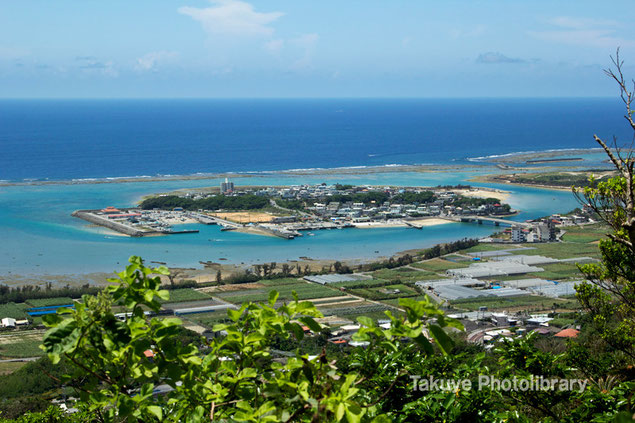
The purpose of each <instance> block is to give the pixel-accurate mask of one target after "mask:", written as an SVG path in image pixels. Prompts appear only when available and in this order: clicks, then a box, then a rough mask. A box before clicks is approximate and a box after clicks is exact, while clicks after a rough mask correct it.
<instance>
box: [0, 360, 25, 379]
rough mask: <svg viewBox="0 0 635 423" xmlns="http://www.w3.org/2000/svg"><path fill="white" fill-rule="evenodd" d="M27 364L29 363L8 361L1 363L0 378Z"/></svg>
mask: <svg viewBox="0 0 635 423" xmlns="http://www.w3.org/2000/svg"><path fill="white" fill-rule="evenodd" d="M27 363H28V362H27V361H8V362H5V363H0V376H4V375H8V374H11V373H13V372H15V371H16V370H18V369H19V368H20V367H22V366H24V365H26V364H27Z"/></svg>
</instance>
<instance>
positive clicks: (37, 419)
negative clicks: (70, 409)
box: [0, 398, 94, 423]
mask: <svg viewBox="0 0 635 423" xmlns="http://www.w3.org/2000/svg"><path fill="white" fill-rule="evenodd" d="M35 401H37V400H36V399H33V398H30V399H28V400H26V401H23V402H24V403H29V404H26V405H27V407H26V408H20V406H19V405H17V404H16V407H15V409H13V410H12V412H11V415H9V414H7V415H6V417H7V419H5V418H4V417H5V416H4V415H0V423H88V422H92V421H94V420H93V416H92V415H91V414H90V413H88V412H85V411H80V412H77V413H74V414H68V413H66V412H64V411H63V410H62V409H61V408H60V407H56V406H53V405H49V403H48V401H40V402H42V404H41V406H42V407H41V411H38V412H35V413H28V414H24V413H25V412H27V411H31V408H29V405H32V403H33V402H35ZM12 418H15V420H8V419H12Z"/></svg>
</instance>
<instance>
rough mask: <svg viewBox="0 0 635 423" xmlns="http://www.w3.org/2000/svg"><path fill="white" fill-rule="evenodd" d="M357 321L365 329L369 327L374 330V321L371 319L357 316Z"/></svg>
mask: <svg viewBox="0 0 635 423" xmlns="http://www.w3.org/2000/svg"><path fill="white" fill-rule="evenodd" d="M357 321H358V322H359V323H360V324H361V325H363V326H366V327H369V328H374V327H375V321H374V320H373V319H371V318H370V317H367V316H359V317H358V318H357Z"/></svg>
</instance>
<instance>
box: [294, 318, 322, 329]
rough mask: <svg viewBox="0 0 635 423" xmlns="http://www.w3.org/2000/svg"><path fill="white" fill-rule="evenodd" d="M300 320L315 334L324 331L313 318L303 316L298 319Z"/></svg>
mask: <svg viewBox="0 0 635 423" xmlns="http://www.w3.org/2000/svg"><path fill="white" fill-rule="evenodd" d="M298 320H299V321H301V322H302V323H304V324H305V325H306V326H308V327H309V329H311V330H312V331H313V332H315V333H320V332H321V331H322V326H320V324H319V323H318V322H316V321H315V320H313V318H311V317H308V316H302V317H300V318H298Z"/></svg>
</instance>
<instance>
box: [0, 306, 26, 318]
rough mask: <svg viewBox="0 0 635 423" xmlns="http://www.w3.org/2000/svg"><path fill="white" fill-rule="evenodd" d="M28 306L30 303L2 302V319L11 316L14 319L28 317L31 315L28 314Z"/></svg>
mask: <svg viewBox="0 0 635 423" xmlns="http://www.w3.org/2000/svg"><path fill="white" fill-rule="evenodd" d="M27 308H28V305H26V304H24V303H22V304H16V303H6V304H0V319H3V318H5V317H11V318H13V319H19V320H22V319H26V318H28V317H29V316H28V315H27V314H26V309H27Z"/></svg>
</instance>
